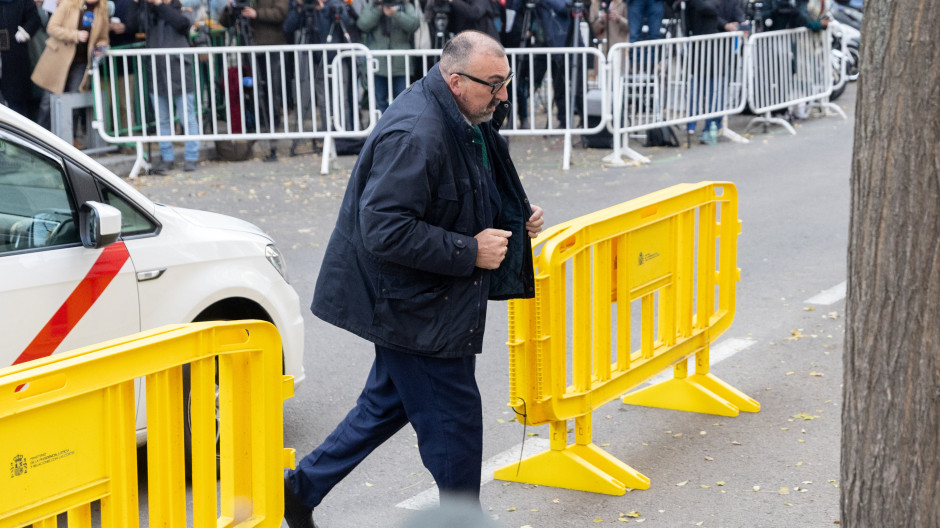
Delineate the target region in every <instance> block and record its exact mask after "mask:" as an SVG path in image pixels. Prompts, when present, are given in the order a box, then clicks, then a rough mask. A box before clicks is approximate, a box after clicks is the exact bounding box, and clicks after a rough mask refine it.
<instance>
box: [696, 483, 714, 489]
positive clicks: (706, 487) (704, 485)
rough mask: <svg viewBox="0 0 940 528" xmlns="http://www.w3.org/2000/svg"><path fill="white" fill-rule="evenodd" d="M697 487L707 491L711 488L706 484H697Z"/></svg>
mask: <svg viewBox="0 0 940 528" xmlns="http://www.w3.org/2000/svg"><path fill="white" fill-rule="evenodd" d="M698 487H700V488H702V489H709V488H711V486H709V485H708V484H699V485H698Z"/></svg>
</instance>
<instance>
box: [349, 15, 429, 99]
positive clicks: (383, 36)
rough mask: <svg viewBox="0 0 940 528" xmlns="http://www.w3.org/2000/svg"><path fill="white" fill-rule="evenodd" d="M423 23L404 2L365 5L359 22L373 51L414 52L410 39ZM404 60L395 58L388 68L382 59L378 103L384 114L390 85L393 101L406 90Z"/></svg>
mask: <svg viewBox="0 0 940 528" xmlns="http://www.w3.org/2000/svg"><path fill="white" fill-rule="evenodd" d="M420 24H421V19H420V18H419V17H418V12H417V10H416V9H415V6H413V5H412V4H411V3H409V2H402V0H384V1H382V0H376V1H375V2H374V3H370V4H366V6H365V8H363V10H362V13H360V14H359V20H357V21H356V25H357V26H358V27H359V29H360V31H362V33H363V34H364V35H365V43H366V45H367V46H369V49H374V50H392V49H402V50H406V49H411V36H412V35H413V34H414V32H415V31H416V30H417V29H418V26H419V25H420ZM405 60H406V58H405V57H392V58H391V68H389V63H388V61H387V60H384V59H379V69H378V71H377V72H376V73H375V104H376V108H378V109H379V111H381V112H383V113H384V112H385V110H386V109H387V108H388V100H389V83H391V94H392V95H391V96H392V98H393V99H394V98H395V97H398V94H400V93H402V92H403V91H405V82H406V79H405ZM389 70H391V71H389Z"/></svg>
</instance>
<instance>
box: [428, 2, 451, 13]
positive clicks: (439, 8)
mask: <svg viewBox="0 0 940 528" xmlns="http://www.w3.org/2000/svg"><path fill="white" fill-rule="evenodd" d="M431 9H433V10H434V12H435V13H437V14H441V13H450V0H432V2H431Z"/></svg>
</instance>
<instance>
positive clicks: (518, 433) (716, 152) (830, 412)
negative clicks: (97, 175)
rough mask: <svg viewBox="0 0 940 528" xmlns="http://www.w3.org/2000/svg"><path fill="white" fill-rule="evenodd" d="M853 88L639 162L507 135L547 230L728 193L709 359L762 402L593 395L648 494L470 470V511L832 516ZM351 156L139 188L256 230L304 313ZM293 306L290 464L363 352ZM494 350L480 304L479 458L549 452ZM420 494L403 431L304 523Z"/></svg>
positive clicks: (499, 514)
mask: <svg viewBox="0 0 940 528" xmlns="http://www.w3.org/2000/svg"><path fill="white" fill-rule="evenodd" d="M855 89H856V87H855V86H854V85H853V86H849V87H848V89H847V90H846V93H845V94H844V95H843V96H842V98H840V99H839V101H838V103H839V105H840V106H841V107H842V108H843V109H844V111H845V112H846V113H847V114H848V116H849V119H848V120H842V119H841V118H840V117H837V116H830V117H811V118H809V119H807V120H805V121H802V122H800V123H798V124H797V128H796V130H797V132H798V134H797V135H796V136H791V135H790V134H788V133H787V132H786V131H784V130H783V129H782V128H780V127H771V128H770V129H769V130H768V131H766V132H765V131H763V130H762V129H761V127H760V126H757V127H755V128H754V129H752V130H751V133H750V134H748V136H747V137H748V138H749V139H750V143H748V144H735V143H720V144H719V145H717V146H705V145H698V144H694V145H692V148H688V149H687V148H685V146H683V147H681V148H664V147H660V148H653V149H643V148H639V147H637V146H636V144H635V143H634V144H633V146H634V148H637V150H638V151H640V152H642V153H644V154H646V155H648V156H649V157H651V158H652V163H651V164H649V165H646V166H642V167H627V168H610V167H604V166H603V164H602V163H601V158H602V157H603V156H604V155H606V154H607V153H608V152H607V151H600V150H582V149H578V148H576V149H575V150H574V152H573V158H572V167H571V170H569V171H563V170H561V154H562V152H561V144H560V142H559V141H557V140H556V139H554V138H530V139H515V140H513V142H512V152H513V157H514V159H515V160H516V163H517V166H518V168H519V169H520V173H521V175H522V178H523V183H524V184H525V186H526V189H527V192H528V194H529V196H530V198H531V200H532V201H533V202H534V203H538V204H539V205H541V206H543V208H544V209H545V211H546V218H547V222H548V224H553V223H556V222H560V221H563V220H568V219H571V218H574V217H577V216H580V215H583V214H586V213H589V212H592V211H595V210H598V209H601V208H604V207H608V206H611V205H614V204H617V203H621V202H624V201H627V200H630V199H632V198H636V197H638V196H642V195H644V194H647V193H650V192H653V191H656V190H659V189H663V188H666V187H669V186H671V185H674V184H677V183H684V182H698V181H704V180H722V181H731V182H733V183H734V184H735V185H736V186H737V189H738V193H739V200H740V202H739V218H740V219H741V220H742V230H743V231H742V234H741V236H740V237H739V239H738V267H740V268H741V270H742V273H741V281H740V283H739V284H738V296H737V313H736V318H735V322H734V324H733V325H732V327H731V328H730V330H729V331H728V332H726V334H725V335H724V336H722V337H721V338H719V340H718V342H717V344H716V348H718V349H720V350H721V351H722V354H721V355H720V357H716V358H715V359H721V361H720V362H718V363H717V364H714V365H713V368H712V372H713V373H714V374H716V375H717V376H718V377H720V378H721V379H723V380H725V381H726V382H728V383H730V384H731V385H733V386H735V387H736V388H738V389H739V390H741V391H743V392H744V393H746V394H748V395H750V396H751V397H752V398H755V399H756V400H758V401H759V402H760V404H761V410H760V412H759V413H753V414H752V413H742V414H741V415H740V416H739V417H736V418H724V417H717V416H710V415H700V414H692V413H684V412H678V411H668V410H658V409H649V408H640V407H631V406H625V405H622V404H620V403H619V402H617V401H614V402H611V403H608V404H607V405H605V406H603V407H602V408H600V409H598V410H597V411H596V412H595V413H594V442H595V443H596V444H597V445H600V446H602V447H603V449H605V450H606V451H607V452H608V453H610V454H611V455H613V456H614V457H616V458H618V459H620V460H621V461H623V462H625V463H626V464H629V465H630V466H632V467H634V468H635V469H637V470H638V471H640V472H641V473H643V474H645V475H646V476H647V477H649V478H650V479H651V481H652V485H651V487H650V489H649V490H645V491H628V492H627V493H626V494H625V495H623V496H609V495H600V494H592V493H585V492H578V491H571V490H566V489H558V488H550V487H539V486H531V485H523V484H518V483H506V482H501V481H492V480H490V481H487V480H484V482H485V483H484V485H483V489H482V502H483V505H484V510H485V512H486V514H487V515H488V516H490V517H492V518H493V519H495V520H496V523H497V526H504V527H510V528H518V527H523V528H524V527H526V526H529V527H532V528H555V527H562V526H565V527H568V526H597V525H609V524H615V525H617V526H620V525H622V524H621V523H627V524H628V525H629V524H630V523H644V526H646V527H678V526H706V527H777V526H787V527H815V526H820V527H821V526H832V525H833V524H834V523H835V522H836V521H837V520H838V519H839V489H838V486H839V481H838V478H839V431H840V423H839V422H840V409H841V379H842V367H841V355H842V344H843V317H844V299H843V297H844V295H840V293H839V285H840V284H842V283H843V282H844V281H845V279H846V277H845V273H846V271H845V270H846V262H845V260H846V256H845V255H846V243H847V242H846V241H847V231H848V218H849V176H850V160H851V153H852V140H853V118H854V107H855ZM750 117H751V116H736V117H735V118H734V119H732V121H731V127H732V129H734V130H737V131H739V132H742V131H743V130H744V128H745V126H746V125H747V122H748V120H749V119H750ZM700 126H701V125H700ZM282 152H285V153H286V149H282ZM353 162H354V158H352V157H342V158H340V159H339V160H338V161H337V163H336V164H335V167H334V170H333V171H332V172H331V174H329V175H326V176H321V175H320V174H319V165H320V158H319V156H317V155H309V154H308V155H303V156H298V157H295V158H289V157H286V156H284V157H283V158H282V159H281V160H280V161H279V162H277V163H263V162H261V161H260V160H254V161H248V162H241V163H224V162H209V163H203V164H201V165H200V167H199V170H198V171H197V172H195V173H186V174H183V173H180V174H174V175H169V176H163V177H141V178H139V179H138V180H136V182H135V185H136V186H137V187H138V188H139V189H140V190H141V191H143V192H144V193H145V194H146V195H148V196H149V197H151V198H152V199H154V200H155V201H159V202H164V203H168V204H172V205H179V206H184V207H193V208H200V209H206V210H210V211H216V212H221V213H225V214H230V215H234V216H238V217H241V218H244V219H246V220H249V221H251V222H254V223H256V224H257V225H259V226H260V227H262V228H263V229H264V230H266V231H267V232H268V233H270V234H271V235H273V236H274V238H275V239H276V240H277V241H278V244H279V246H280V247H281V248H282V249H283V250H284V253H285V255H286V260H287V263H288V268H289V273H290V277H291V283H292V284H293V285H294V287H295V288H296V289H297V291H298V293H299V294H300V298H301V302H302V303H303V304H304V305H305V306H306V305H308V304H309V302H310V299H311V298H312V294H313V286H314V283H315V280H316V276H317V271H318V269H319V264H320V261H321V259H322V256H323V251H324V248H325V245H326V241H327V239H328V237H329V234H330V230H331V228H332V225H333V222H334V219H335V214H336V211H337V209H338V207H339V204H340V200H341V198H342V195H343V192H344V189H345V185H346V182H347V179H348V175H349V171H350V169H351V167H352V164H353ZM821 292H825V295H823V296H822V297H821V298H815V299H812V298H814V296H817V295H818V294H820V293H821ZM811 299H812V300H813V302H814V303H811V302H809V301H810V300H811ZM815 303H819V304H815ZM307 314H308V316H307V318H306V323H307V327H306V343H307V346H306V358H305V366H306V371H307V381H306V383H305V384H304V385H303V386H302V387H300V388H299V389H298V391H297V394H296V397H295V398H293V399H291V400H288V401H287V403H286V405H285V413H284V420H285V442H286V444H287V446H289V447H294V448H296V449H297V452H298V459H299V458H300V457H302V456H303V455H304V454H306V453H307V452H309V451H310V450H312V449H313V448H314V447H315V446H316V445H317V444H318V443H319V442H320V441H322V440H323V438H325V436H326V435H327V434H329V432H330V431H331V430H332V428H333V427H334V426H335V424H336V423H338V422H339V421H340V420H341V419H342V417H343V416H344V415H345V414H346V412H347V411H348V410H349V409H350V408H351V407H352V405H353V404H354V402H355V399H356V396H357V395H358V392H359V390H360V388H361V386H362V383H363V381H364V380H365V376H366V374H367V373H368V370H369V367H370V365H371V361H372V353H371V345H370V344H369V343H367V342H365V341H363V340H361V339H359V338H356V337H353V336H351V335H350V334H348V333H346V332H343V331H341V330H338V329H336V328H333V327H331V326H329V325H327V324H325V323H323V322H321V321H319V320H317V319H316V318H314V317H313V316H312V315H309V312H307ZM505 341H506V311H505V305H504V303H492V304H491V307H490V310H489V319H488V321H487V338H486V346H485V351H484V353H483V354H482V356H481V357H480V358H479V361H478V380H479V383H480V388H481V392H482V395H483V402H484V427H485V431H484V460H485V464H488V466H487V467H489V468H492V467H493V466H494V465H498V464H499V463H511V462H514V461H515V460H518V457H519V452H520V447H521V443H522V441H523V438H525V443H526V451H527V453H528V452H529V451H530V450H538V449H544V448H545V447H546V446H547V438H548V427H547V426H543V427H535V428H529V429H528V430H527V433H528V434H527V435H526V436H525V437H524V436H523V435H524V433H523V429H522V426H521V425H519V424H518V423H516V422H514V421H513V420H512V414H511V411H510V410H509V409H508V408H507V407H506V402H507V400H508V369H507V353H506V346H505ZM716 356H718V355H717V354H716ZM722 357H723V358H722ZM571 441H573V435H572V439H571ZM488 475H489V478H491V476H492V473H491V472H490V473H489V474H488ZM484 476H485V477H487V475H484ZM433 489H434V487H433V482H432V480H431V477H430V475H429V473H428V472H427V471H426V470H425V469H424V468H423V466H422V465H421V461H420V458H419V456H418V450H417V449H416V438H415V436H414V432H413V430H412V429H411V428H410V427H406V428H405V429H404V430H402V431H401V432H400V433H399V434H398V435H396V436H395V437H393V438H392V439H391V440H389V441H388V442H387V443H386V444H385V445H383V446H382V447H381V448H379V449H378V450H377V451H375V452H374V453H373V454H372V455H371V456H370V457H369V458H368V459H367V460H366V461H365V462H364V463H363V464H362V465H361V466H360V467H359V468H357V469H356V470H355V471H354V472H353V473H352V474H350V475H349V476H348V477H347V478H346V479H345V480H344V481H343V482H342V483H341V484H340V485H339V486H337V487H336V488H335V489H334V490H333V492H332V493H331V494H330V495H329V496H328V497H327V498H326V499H325V501H324V502H323V504H322V505H321V506H320V507H319V508H318V509H317V511H316V513H315V519H316V520H317V522H318V524H319V525H320V526H321V527H323V528H344V527H399V526H401V525H402V524H403V523H405V522H406V520H407V519H409V518H410V517H411V516H412V515H413V514H414V510H412V509H410V508H414V507H420V506H422V505H426V504H429V503H433V491H432V492H428V490H433ZM142 503H143V504H145V503H146V502H145V499H142Z"/></svg>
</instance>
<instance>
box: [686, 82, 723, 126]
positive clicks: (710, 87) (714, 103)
mask: <svg viewBox="0 0 940 528" xmlns="http://www.w3.org/2000/svg"><path fill="white" fill-rule="evenodd" d="M720 86H721V85H720V83H716V79H715V78H714V77H711V76H709V77H708V78H707V79H705V82H704V84H703V86H702V87H703V88H704V89H705V93H704V94H703V95H704V97H703V99H704V100H705V102H706V105H707V107H706V108H705V109H704V111H705V112H715V111H718V110H719V109H723V106H724V105H722V104H721V103H720V99H721V96H722V94H721V93H720V92H721V87H720ZM689 90H690V92H691V93H690V95H691V96H690V97H689V113H690V114H695V113H697V112H696V111H695V106H696V99H695V96H696V91H695V90H696V85H695V78H694V77H693V78H691V80H690V81H689ZM722 119H723V117H721V116H718V117H712V118H709V119H706V120H705V131H708V129H709V128H711V124H712V123H715V130H721V121H722ZM687 130H688V131H689V133H693V132H695V121H691V122H689V124H688V125H687Z"/></svg>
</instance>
